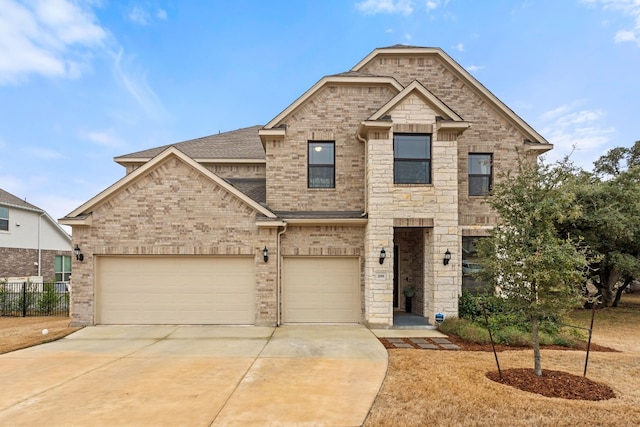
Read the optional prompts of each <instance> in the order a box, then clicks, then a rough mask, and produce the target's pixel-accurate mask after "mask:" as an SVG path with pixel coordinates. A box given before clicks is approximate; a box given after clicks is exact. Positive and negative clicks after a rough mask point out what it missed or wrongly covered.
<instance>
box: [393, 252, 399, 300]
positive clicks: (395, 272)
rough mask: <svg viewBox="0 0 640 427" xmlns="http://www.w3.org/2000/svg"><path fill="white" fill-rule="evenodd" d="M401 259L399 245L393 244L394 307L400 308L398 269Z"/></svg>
mask: <svg viewBox="0 0 640 427" xmlns="http://www.w3.org/2000/svg"><path fill="white" fill-rule="evenodd" d="M399 264H400V260H399V259H398V245H393V308H398V292H399V291H400V290H399V289H398V271H399V268H398V267H399Z"/></svg>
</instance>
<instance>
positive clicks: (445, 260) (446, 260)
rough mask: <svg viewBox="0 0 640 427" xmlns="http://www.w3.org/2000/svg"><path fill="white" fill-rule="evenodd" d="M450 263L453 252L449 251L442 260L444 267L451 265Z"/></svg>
mask: <svg viewBox="0 0 640 427" xmlns="http://www.w3.org/2000/svg"><path fill="white" fill-rule="evenodd" d="M449 261H451V252H449V249H447V252H445V253H444V258H443V259H442V263H443V264H444V265H447V264H449Z"/></svg>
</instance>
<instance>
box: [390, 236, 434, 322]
mask: <svg viewBox="0 0 640 427" xmlns="http://www.w3.org/2000/svg"><path fill="white" fill-rule="evenodd" d="M432 231H433V228H432V227H394V229H393V260H394V263H393V325H394V327H409V326H428V325H429V324H430V323H429V321H428V319H427V318H426V317H425V313H426V312H427V310H426V306H427V303H428V299H429V295H430V294H432V293H433V268H432V266H431V265H430V262H427V260H429V259H431V256H430V251H431V247H432V240H433V232H432Z"/></svg>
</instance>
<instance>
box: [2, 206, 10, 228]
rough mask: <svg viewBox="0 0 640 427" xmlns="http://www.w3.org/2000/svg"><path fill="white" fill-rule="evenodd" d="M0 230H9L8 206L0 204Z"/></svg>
mask: <svg viewBox="0 0 640 427" xmlns="http://www.w3.org/2000/svg"><path fill="white" fill-rule="evenodd" d="M0 231H9V208H5V207H3V206H0Z"/></svg>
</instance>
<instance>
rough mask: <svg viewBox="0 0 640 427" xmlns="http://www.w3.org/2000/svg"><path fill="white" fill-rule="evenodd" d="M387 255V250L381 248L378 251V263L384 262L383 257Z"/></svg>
mask: <svg viewBox="0 0 640 427" xmlns="http://www.w3.org/2000/svg"><path fill="white" fill-rule="evenodd" d="M386 257H387V252H386V251H385V250H384V248H382V250H381V251H380V264H383V263H384V259H385V258H386Z"/></svg>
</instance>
